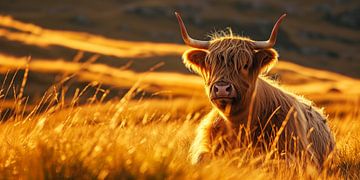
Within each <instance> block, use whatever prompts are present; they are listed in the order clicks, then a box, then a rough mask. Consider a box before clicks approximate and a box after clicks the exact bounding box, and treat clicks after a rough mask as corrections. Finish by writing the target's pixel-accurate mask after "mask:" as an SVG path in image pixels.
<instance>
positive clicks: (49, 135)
mask: <svg viewBox="0 0 360 180" xmlns="http://www.w3.org/2000/svg"><path fill="white" fill-rule="evenodd" d="M25 78H26V77H25ZM23 82H24V81H23ZM24 85H25V83H24V84H23V86H24ZM138 86H139V84H136V85H135V86H133V88H131V89H130V90H129V92H128V94H127V95H125V96H124V97H123V98H121V99H118V100H116V99H114V100H111V101H108V102H103V101H102V98H101V97H102V96H106V93H105V92H106V91H97V93H99V94H98V95H99V96H94V97H100V98H95V99H94V98H89V99H88V103H87V104H84V105H81V106H80V105H77V102H76V101H77V100H78V99H79V98H80V96H81V93H77V94H76V95H74V98H73V99H72V100H71V101H62V100H61V98H59V96H57V95H59V94H58V93H59V92H61V91H60V90H59V92H58V91H49V92H48V93H47V94H45V95H44V98H43V99H44V100H43V101H40V102H39V104H37V105H36V106H34V108H33V111H31V112H32V113H30V114H23V113H21V112H22V111H21V108H24V105H25V101H24V100H25V98H23V97H22V96H19V93H20V92H21V86H20V87H18V88H17V89H18V90H19V91H18V93H17V95H16V96H15V99H14V100H15V101H16V102H19V103H17V105H16V106H18V107H17V108H19V109H20V110H18V111H15V112H14V114H13V115H12V116H10V117H9V119H8V120H7V121H3V122H2V123H1V124H0V174H1V175H2V177H5V178H6V177H12V178H14V177H15V178H25V179H28V178H35V179H44V178H50V179H56V178H98V179H104V178H111V179H112V178H127V179H138V178H140V179H141V178H155V179H163V178H175V179H176V178H185V179H188V178H203V179H205V178H206V179H219V178H221V179H229V178H230V179H232V178H234V179H240V178H252V179H268V178H277V179H294V178H297V179H307V178H321V179H322V178H328V179H339V178H359V176H358V174H359V172H360V166H359V164H360V161H359V160H360V157H359V154H360V139H359V133H358V131H359V130H360V122H359V120H360V118H359V113H358V108H357V109H356V108H354V112H353V113H351V114H347V115H346V116H345V117H342V118H334V119H332V120H331V126H332V129H333V130H334V131H335V132H336V139H337V148H336V151H335V153H334V154H333V157H334V158H333V160H332V161H331V162H329V163H328V165H326V167H325V169H324V170H323V171H322V172H320V173H319V172H318V171H317V170H316V169H314V168H313V167H311V166H307V168H305V169H304V168H301V167H303V166H302V165H301V164H290V165H288V164H287V163H285V162H283V160H282V159H276V158H275V159H273V160H270V161H266V162H265V161H264V157H263V156H261V155H260V156H254V154H253V153H251V151H254V150H252V149H251V148H250V149H248V150H247V151H245V152H243V151H239V152H236V153H235V154H234V156H230V157H229V156H225V157H219V158H216V159H214V160H212V161H211V162H209V163H204V164H201V165H196V166H194V165H191V164H190V162H189V159H188V149H189V146H190V143H191V141H192V139H193V136H194V130H195V127H196V125H197V123H198V122H199V119H200V118H201V117H202V116H203V115H204V113H206V111H207V110H206V109H207V108H206V103H204V102H198V101H191V100H190V101H191V102H190V103H189V99H186V98H182V99H172V98H168V99H152V100H151V99H150V100H149V99H142V98H140V99H134V98H133V97H134V95H135V94H136V93H138V91H137V88H138ZM1 92H2V94H1V95H4V96H2V98H5V94H4V92H6V89H5V90H3V91H1ZM80 92H81V91H80ZM19 98H20V99H19ZM356 107H358V106H356Z"/></svg>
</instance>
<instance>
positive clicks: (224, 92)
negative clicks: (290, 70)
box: [176, 13, 286, 114]
mask: <svg viewBox="0 0 360 180" xmlns="http://www.w3.org/2000/svg"><path fill="white" fill-rule="evenodd" d="M176 16H177V18H178V21H179V25H180V30H181V34H182V37H183V40H184V41H185V43H186V44H187V45H189V46H191V47H194V48H196V49H190V50H188V51H186V52H185V53H184V54H183V60H184V63H185V65H186V66H187V67H188V68H190V69H191V70H193V71H195V72H196V73H198V74H199V75H201V76H202V77H203V78H204V81H205V89H206V92H207V94H208V96H209V99H210V100H211V102H212V104H213V105H215V106H216V107H217V108H218V109H219V110H220V111H222V112H224V113H231V114H233V113H238V112H239V111H241V108H242V107H244V105H246V104H248V103H249V101H250V100H251V95H252V92H253V91H254V89H255V85H256V80H257V78H258V76H259V75H260V74H261V73H263V72H265V71H267V70H269V69H270V68H271V66H272V65H273V64H274V63H275V62H276V61H277V57H278V54H277V52H276V51H275V50H274V49H272V47H273V46H274V44H275V42H276V35H277V32H278V29H279V25H280V23H281V21H282V20H283V18H284V17H285V16H286V15H285V14H284V15H282V16H281V17H280V18H279V20H278V21H277V22H276V24H275V25H274V28H273V30H272V33H271V36H270V38H269V40H267V41H253V40H251V39H248V38H244V37H238V36H233V35H232V33H231V32H230V34H225V35H224V33H220V34H215V35H214V37H213V38H212V40H211V41H200V40H195V39H192V38H191V37H190V36H189V35H188V33H187V31H186V28H185V26H184V23H183V21H182V19H181V17H180V15H179V14H178V13H176ZM228 107H231V108H228Z"/></svg>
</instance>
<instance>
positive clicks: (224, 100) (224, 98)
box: [210, 81, 237, 105]
mask: <svg viewBox="0 0 360 180" xmlns="http://www.w3.org/2000/svg"><path fill="white" fill-rule="evenodd" d="M236 98H237V95H236V90H235V88H234V85H232V84H231V83H228V82H225V81H218V82H216V83H214V84H213V85H212V86H211V89H210V99H211V101H212V102H214V103H215V104H218V105H225V104H228V103H231V102H233V101H234V100H235V99H236Z"/></svg>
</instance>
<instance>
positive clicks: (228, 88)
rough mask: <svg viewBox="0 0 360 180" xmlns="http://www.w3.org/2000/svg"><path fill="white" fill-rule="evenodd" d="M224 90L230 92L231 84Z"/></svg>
mask: <svg viewBox="0 0 360 180" xmlns="http://www.w3.org/2000/svg"><path fill="white" fill-rule="evenodd" d="M225 91H226V92H229V93H230V92H231V86H230V85H229V86H228V87H227V88H226V89H225Z"/></svg>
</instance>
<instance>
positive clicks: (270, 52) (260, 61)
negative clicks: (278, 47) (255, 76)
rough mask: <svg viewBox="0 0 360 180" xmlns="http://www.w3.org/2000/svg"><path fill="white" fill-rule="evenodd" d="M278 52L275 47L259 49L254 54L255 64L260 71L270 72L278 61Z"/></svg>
mask: <svg viewBox="0 0 360 180" xmlns="http://www.w3.org/2000/svg"><path fill="white" fill-rule="evenodd" d="M278 56H279V55H278V53H277V52H276V51H275V50H274V49H262V50H258V51H257V52H255V54H254V66H253V68H255V69H256V70H257V71H258V73H264V72H268V71H269V70H270V69H271V68H272V66H273V65H274V64H275V63H276V62H277V61H278Z"/></svg>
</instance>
